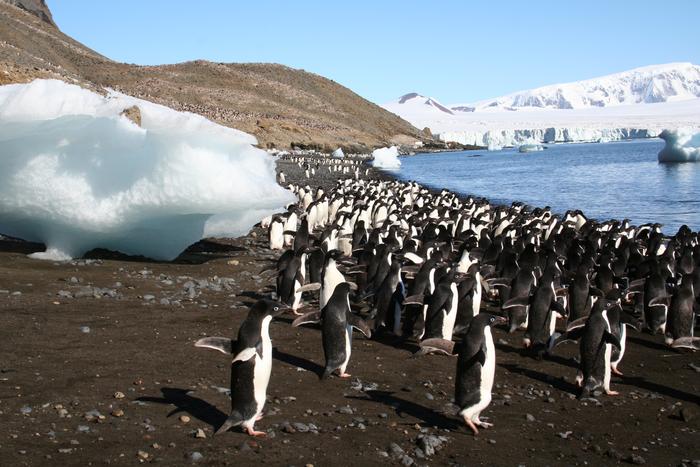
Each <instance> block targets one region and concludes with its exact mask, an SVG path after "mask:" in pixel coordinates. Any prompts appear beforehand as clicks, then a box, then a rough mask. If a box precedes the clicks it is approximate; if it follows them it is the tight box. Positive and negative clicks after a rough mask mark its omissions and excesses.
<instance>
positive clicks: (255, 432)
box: [246, 427, 267, 438]
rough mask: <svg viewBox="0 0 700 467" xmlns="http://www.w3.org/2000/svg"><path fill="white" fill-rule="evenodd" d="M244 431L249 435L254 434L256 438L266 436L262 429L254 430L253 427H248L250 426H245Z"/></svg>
mask: <svg viewBox="0 0 700 467" xmlns="http://www.w3.org/2000/svg"><path fill="white" fill-rule="evenodd" d="M246 432H247V433H248V434H249V435H250V436H254V437H256V438H263V437H265V436H267V433H265V432H264V431H255V430H254V429H253V428H250V427H248V428H246Z"/></svg>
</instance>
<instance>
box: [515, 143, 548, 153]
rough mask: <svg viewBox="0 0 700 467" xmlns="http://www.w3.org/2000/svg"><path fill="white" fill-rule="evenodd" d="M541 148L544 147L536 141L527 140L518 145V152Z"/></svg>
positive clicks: (533, 150) (540, 149) (534, 150)
mask: <svg viewBox="0 0 700 467" xmlns="http://www.w3.org/2000/svg"><path fill="white" fill-rule="evenodd" d="M542 150H544V148H543V147H542V145H541V144H539V143H538V142H536V141H527V142H526V143H524V144H521V145H520V146H519V147H518V152H537V151H542Z"/></svg>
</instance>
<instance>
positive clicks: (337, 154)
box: [332, 148, 345, 159]
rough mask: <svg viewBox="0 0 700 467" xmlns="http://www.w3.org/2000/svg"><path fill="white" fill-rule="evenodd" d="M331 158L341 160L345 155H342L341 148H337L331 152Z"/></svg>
mask: <svg viewBox="0 0 700 467" xmlns="http://www.w3.org/2000/svg"><path fill="white" fill-rule="evenodd" d="M332 156H333V157H335V158H336V159H342V158H343V157H345V154H344V153H343V149H342V148H338V149H336V150H335V151H333V154H332Z"/></svg>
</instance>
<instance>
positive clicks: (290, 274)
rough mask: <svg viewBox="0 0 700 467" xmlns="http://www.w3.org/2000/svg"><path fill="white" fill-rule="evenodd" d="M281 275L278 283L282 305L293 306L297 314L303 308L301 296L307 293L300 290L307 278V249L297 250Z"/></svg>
mask: <svg viewBox="0 0 700 467" xmlns="http://www.w3.org/2000/svg"><path fill="white" fill-rule="evenodd" d="M279 274H280V281H279V282H278V283H279V286H278V289H277V296H278V297H279V299H280V301H282V303H285V304H287V305H289V306H291V307H292V309H293V310H295V312H296V310H297V309H298V308H299V307H300V306H301V294H302V292H305V291H306V290H304V289H302V290H300V289H301V287H302V286H303V285H304V282H305V277H306V249H305V248H303V247H302V248H299V249H297V250H296V251H295V252H294V257H293V258H291V259H290V261H289V263H288V264H287V267H286V268H285V269H284V270H282V271H280V273H279ZM307 289H308V290H311V289H309V288H307Z"/></svg>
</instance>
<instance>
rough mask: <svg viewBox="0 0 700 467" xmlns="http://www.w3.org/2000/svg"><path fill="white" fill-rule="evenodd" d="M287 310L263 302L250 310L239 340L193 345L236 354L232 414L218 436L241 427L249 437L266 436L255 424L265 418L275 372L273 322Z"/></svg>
mask: <svg viewBox="0 0 700 467" xmlns="http://www.w3.org/2000/svg"><path fill="white" fill-rule="evenodd" d="M288 309H289V308H287V307H286V306H285V305H283V304H281V303H277V302H273V301H270V300H260V301H258V302H257V303H255V304H254V305H253V306H252V307H251V308H250V310H249V311H248V316H247V317H246V319H245V320H244V321H243V323H242V324H241V327H240V328H239V329H238V337H237V339H236V340H232V339H228V338H225V337H205V338H203V339H199V340H198V341H197V342H196V343H195V344H194V345H195V347H202V348H210V349H214V350H218V351H219V352H222V353H225V354H228V355H233V361H232V362H231V414H230V415H229V417H228V418H227V419H226V421H225V422H224V424H223V425H221V427H219V429H218V430H217V431H216V433H215V434H217V435H218V434H221V433H224V432H226V431H228V430H229V429H230V428H232V427H234V426H242V427H243V429H244V430H245V431H246V432H247V433H248V434H249V435H250V436H265V432H263V431H255V428H254V425H255V422H256V421H258V420H260V419H261V418H262V411H263V407H264V406H265V399H266V397H267V385H268V383H269V382H270V373H271V372H272V341H271V340H270V332H269V329H270V321H272V319H273V318H275V317H276V316H279V315H281V314H282V313H285V312H286V311H288Z"/></svg>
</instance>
